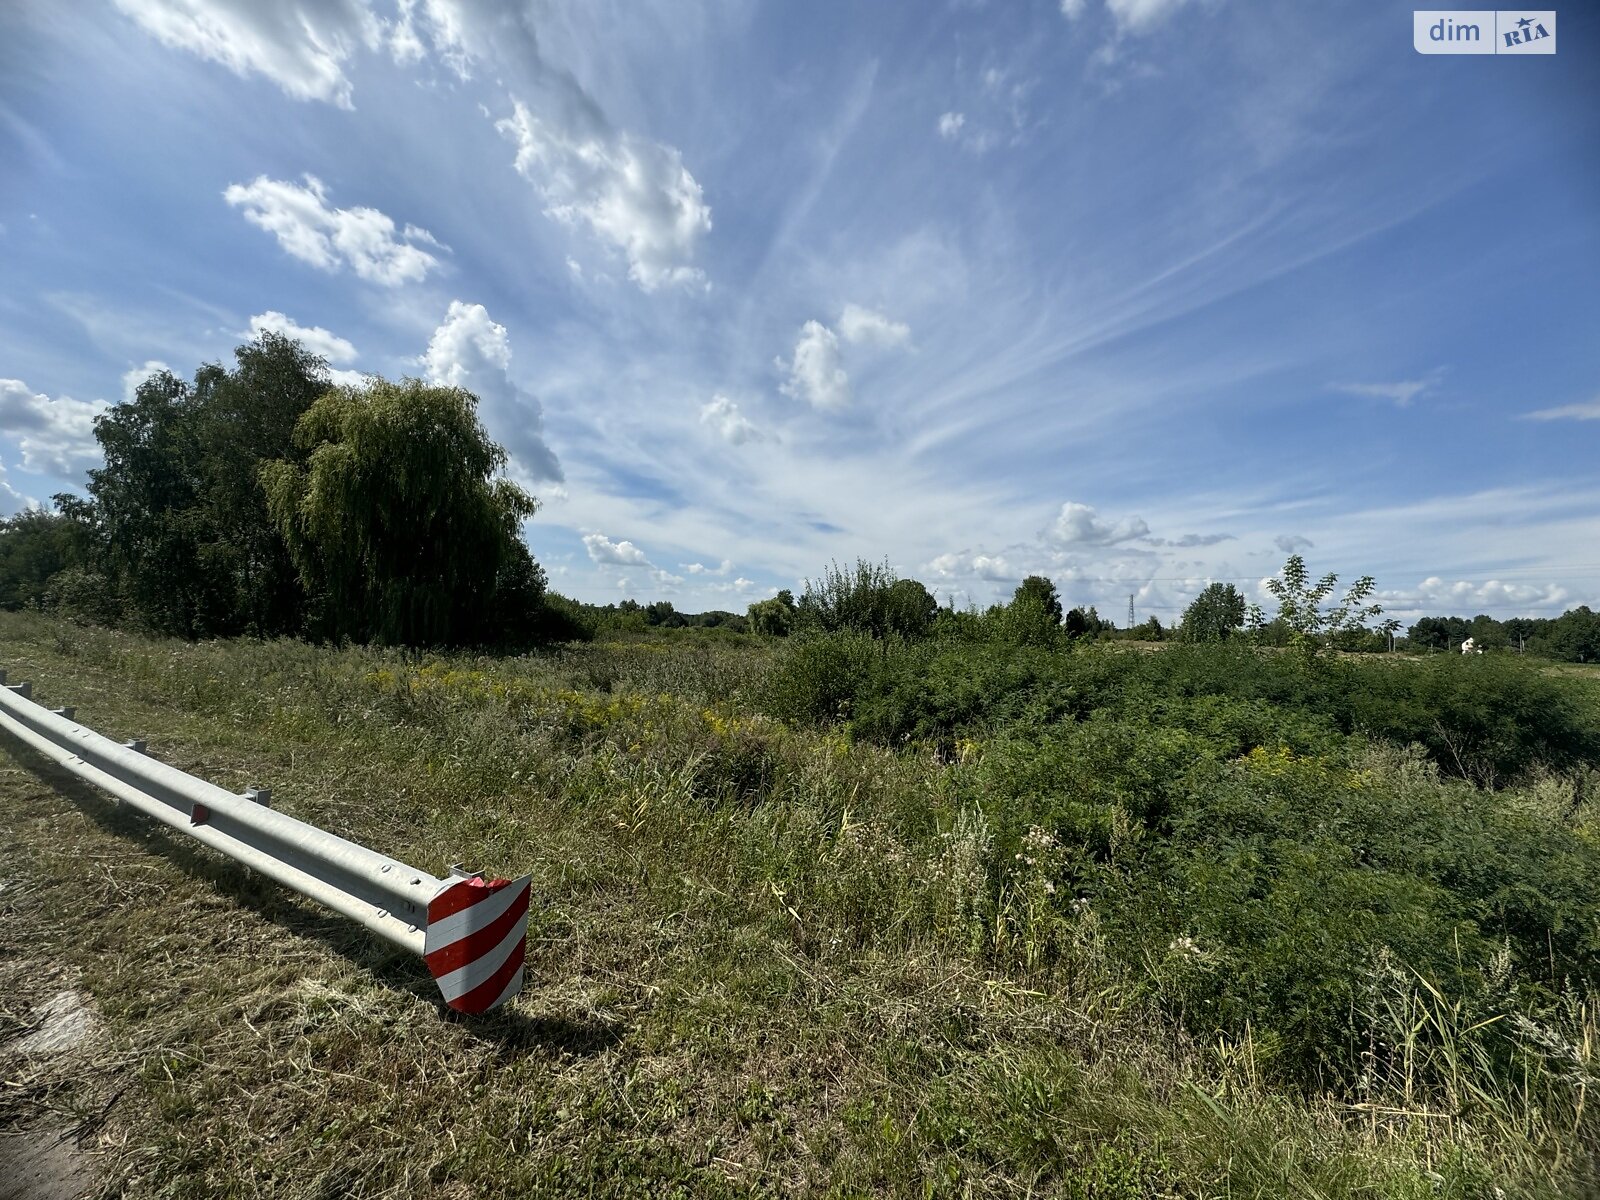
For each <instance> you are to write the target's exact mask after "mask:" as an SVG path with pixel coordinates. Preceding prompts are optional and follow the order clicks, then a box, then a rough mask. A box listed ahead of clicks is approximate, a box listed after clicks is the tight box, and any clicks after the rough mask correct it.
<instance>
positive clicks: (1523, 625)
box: [1504, 617, 1549, 651]
mask: <svg viewBox="0 0 1600 1200" xmlns="http://www.w3.org/2000/svg"><path fill="white" fill-rule="evenodd" d="M1548 623H1549V622H1547V621H1540V620H1534V619H1532V618H1529V617H1512V618H1511V619H1510V620H1508V621H1506V622H1505V623H1504V629H1505V634H1506V644H1507V645H1508V646H1510V647H1511V648H1512V649H1513V650H1517V651H1522V650H1525V649H1526V648H1527V645H1528V639H1529V638H1531V637H1533V636H1534V635H1535V634H1537V633H1538V632H1539V630H1540V628H1541V627H1542V626H1544V625H1547V624H1548Z"/></svg>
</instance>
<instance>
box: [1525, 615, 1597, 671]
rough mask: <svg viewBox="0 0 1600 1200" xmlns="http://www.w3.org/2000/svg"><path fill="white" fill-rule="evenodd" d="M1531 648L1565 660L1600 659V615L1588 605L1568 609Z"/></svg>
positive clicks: (1585, 660)
mask: <svg viewBox="0 0 1600 1200" xmlns="http://www.w3.org/2000/svg"><path fill="white" fill-rule="evenodd" d="M1529 648H1530V649H1532V650H1534V651H1535V652H1536V653H1538V654H1543V655H1545V656H1546V657H1549V658H1555V659H1560V660H1562V661H1564V662H1585V663H1587V662H1600V614H1596V613H1593V612H1591V611H1590V610H1589V606H1588V605H1587V604H1583V605H1579V606H1578V607H1577V608H1572V609H1568V610H1567V611H1566V612H1564V613H1562V614H1561V615H1560V616H1559V617H1557V618H1556V619H1555V620H1553V621H1551V622H1550V623H1549V624H1548V626H1547V627H1546V628H1545V629H1544V630H1542V631H1541V632H1540V634H1539V635H1538V636H1537V638H1535V639H1533V640H1532V641H1531V642H1530V646H1529Z"/></svg>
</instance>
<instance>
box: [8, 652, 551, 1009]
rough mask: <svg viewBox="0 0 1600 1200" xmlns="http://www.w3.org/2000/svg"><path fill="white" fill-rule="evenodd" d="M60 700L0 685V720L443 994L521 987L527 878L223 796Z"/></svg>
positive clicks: (454, 1004)
mask: <svg viewBox="0 0 1600 1200" xmlns="http://www.w3.org/2000/svg"><path fill="white" fill-rule="evenodd" d="M74 716H75V713H74V711H73V710H72V709H71V708H59V709H48V708H45V707H44V706H42V705H40V704H36V703H34V701H33V698H32V687H31V685H30V684H27V683H18V684H10V685H6V684H5V672H4V671H0V729H4V730H5V731H6V732H7V733H9V734H11V735H12V736H13V737H15V738H16V739H17V740H18V741H20V742H23V743H24V744H25V745H27V746H29V747H30V748H32V749H33V750H35V751H37V752H38V753H39V754H42V755H44V756H45V757H46V758H49V759H50V760H51V761H53V762H55V763H58V764H59V765H61V766H62V767H65V768H66V769H67V770H68V771H71V772H72V773H73V774H74V775H76V776H77V777H78V778H80V779H82V780H84V781H85V782H87V783H91V784H93V785H94V786H95V787H97V788H100V789H101V790H102V791H104V792H107V793H109V794H110V795H111V796H112V797H113V798H114V799H116V800H117V801H119V802H122V803H125V804H130V805H132V806H133V807H134V808H137V809H138V810H139V811H140V812H143V813H145V814H147V815H148V816H151V817H154V818H155V819H156V820H158V821H160V822H162V823H163V824H165V825H167V826H170V827H171V828H173V829H176V830H178V831H179V832H180V833H184V834H187V835H188V836H189V837H192V838H194V840H195V841H197V842H200V843H202V844H203V845H206V846H209V847H211V848H212V849H213V850H218V851H220V852H222V853H223V854H226V855H227V856H228V857H229V858H232V859H234V860H235V861H236V862H241V863H243V864H244V865H245V866H247V867H249V868H251V869H252V870H254V871H258V872H260V873H261V874H262V875H265V876H267V877H268V878H269V879H274V880H276V881H277V882H278V883H281V884H282V885H283V886H285V887H287V888H291V889H293V890H294V891H296V892H299V893H300V894H301V895H302V896H305V897H307V898H309V899H311V900H315V901H316V902H317V903H319V904H321V905H323V906H324V907H326V908H330V909H332V910H333V911H334V912H336V913H340V914H341V915H343V916H346V917H349V918H350V919H351V920H352V921H355V922H356V923H357V924H358V925H362V926H364V927H365V928H367V929H370V930H371V931H372V932H373V933H376V934H377V935H378V936H380V937H382V938H385V939H386V940H388V941H390V942H393V943H394V944H395V945H397V946H400V947H402V948H403V949H406V950H409V951H411V952H412V953H414V954H420V955H422V957H423V960H424V961H425V962H426V963H427V965H428V969H429V970H430V971H431V972H432V974H433V977H434V979H435V980H436V981H437V982H438V984H439V990H440V992H441V993H442V994H443V996H444V1000H445V1003H446V1004H448V1005H449V1006H450V1007H451V1008H454V1009H457V1010H459V1011H461V1012H467V1013H481V1012H487V1011H488V1010H489V1009H491V1008H494V1007H495V1006H496V1005H499V1004H502V1003H504V1002H505V1001H507V1000H509V999H511V997H513V996H515V995H516V994H517V993H518V992H520V991H521V990H522V977H523V963H524V958H525V956H526V951H527V928H528V893H529V887H530V883H531V879H530V877H528V876H523V877H522V878H521V879H516V880H506V879H495V880H485V879H483V878H482V877H481V876H479V875H477V874H475V873H469V872H465V871H461V870H460V869H459V868H452V870H451V874H450V875H449V876H448V877H446V878H444V879H438V878H435V877H434V876H432V875H430V874H428V873H427V872H426V871H422V870H419V869H418V868H416V867H411V866H407V865H406V864H405V863H403V862H400V861H398V860H397V859H393V858H389V857H387V856H386V855H382V854H379V853H377V852H376V851H374V850H369V849H367V848H366V847H365V846H362V845H359V844H357V843H355V842H351V841H347V840H345V839H344V838H342V837H337V836H335V835H334V834H331V833H327V832H325V831H323V830H321V829H318V828H317V827H316V826H314V825H308V824H306V822H304V821H298V820H296V819H295V818H293V817H291V816H288V815H287V814H285V813H280V812H276V811H274V810H273V809H272V808H271V798H272V797H271V793H270V791H268V790H267V789H265V788H252V789H250V790H249V791H247V792H245V793H244V795H242V796H240V795H235V794H234V793H233V792H230V791H228V790H226V789H225V788H221V787H218V786H217V785H216V784H213V783H207V782H206V781H205V780H203V779H196V778H195V777H194V776H193V775H189V774H186V773H185V772H183V771H180V770H178V769H177V768H176V767H170V766H168V765H167V764H165V763H163V762H160V761H158V760H157V759H154V758H152V757H150V756H149V755H148V754H147V753H145V746H144V743H143V742H139V741H133V742H128V743H125V744H124V743H118V742H115V741H113V740H112V739H110V738H108V737H105V736H103V735H102V734H99V733H96V732H95V731H94V730H92V729H88V728H86V727H85V726H83V725H80V724H78V723H77V721H75V720H74V719H73V718H74Z"/></svg>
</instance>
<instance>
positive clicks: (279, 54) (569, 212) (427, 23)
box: [116, 0, 711, 291]
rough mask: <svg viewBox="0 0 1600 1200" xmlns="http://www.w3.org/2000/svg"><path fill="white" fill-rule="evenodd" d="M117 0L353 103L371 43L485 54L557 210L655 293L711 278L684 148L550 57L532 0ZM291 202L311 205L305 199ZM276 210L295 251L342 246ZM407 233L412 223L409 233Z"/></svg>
mask: <svg viewBox="0 0 1600 1200" xmlns="http://www.w3.org/2000/svg"><path fill="white" fill-rule="evenodd" d="M116 3H117V4H118V6H119V7H120V8H121V9H122V10H123V11H124V12H125V13H127V14H128V15H129V16H131V17H132V18H133V19H134V20H135V21H137V22H138V23H139V24H140V25H141V26H143V27H144V28H145V29H147V30H148V31H149V32H151V33H152V34H154V35H155V36H156V37H158V38H159V39H161V40H162V41H163V42H165V43H166V44H168V45H170V46H175V47H179V48H182V49H185V50H188V51H190V52H192V53H194V54H198V55H200V56H201V57H204V58H208V59H212V60H214V61H216V62H220V63H223V64H225V65H226V66H228V67H229V68H230V69H232V70H233V71H235V72H237V73H238V74H240V75H249V74H253V73H254V74H260V75H263V76H265V77H266V78H268V79H270V80H272V81H273V82H274V83H276V84H277V85H278V86H279V87H280V88H282V89H283V90H284V91H285V92H287V93H288V94H289V95H291V96H295V97H298V98H300V99H305V100H322V101H326V102H328V103H331V104H336V105H339V106H341V107H344V108H349V107H352V98H351V97H352V93H353V88H352V86H351V82H350V79H349V77H348V76H347V75H346V74H345V64H346V62H347V61H348V60H349V59H350V58H351V56H352V55H353V54H354V53H355V52H356V51H357V50H359V49H361V48H363V47H364V48H365V49H367V50H369V51H382V50H387V52H388V53H389V55H390V56H391V57H392V58H393V59H394V60H395V61H396V62H397V63H401V64H412V63H419V62H422V61H423V60H425V59H426V58H428V57H429V54H430V51H431V53H432V55H433V56H434V57H435V58H436V59H437V60H438V61H440V62H442V63H443V64H444V65H445V66H446V67H447V68H449V69H450V70H452V71H454V72H455V73H456V74H457V75H458V76H459V77H460V78H462V79H463V80H466V79H471V78H472V77H473V75H474V73H475V72H477V70H478V69H479V67H480V65H484V64H487V65H488V66H489V68H490V70H489V71H487V72H485V75H486V76H488V77H492V78H494V79H495V83H496V85H497V86H499V87H502V88H504V89H505V90H506V91H508V92H510V93H511V97H512V115H511V116H510V117H507V118H505V119H503V120H500V121H498V122H497V123H496V127H497V128H498V129H499V130H500V132H501V133H503V134H504V135H505V136H506V137H508V138H510V139H511V140H512V141H513V142H515V143H516V146H517V152H516V168H517V170H518V171H520V172H521V173H522V174H523V175H525V176H526V177H527V178H528V179H529V180H530V181H532V182H533V184H534V185H535V186H536V187H537V188H538V189H539V191H540V193H541V194H542V195H543V197H544V199H545V202H546V204H547V205H548V208H547V211H548V212H549V213H550V214H551V215H553V216H555V217H558V218H561V219H563V220H567V221H570V222H572V223H574V224H579V225H583V226H585V227H587V228H588V229H589V230H590V231H591V232H592V233H593V234H594V235H595V236H596V237H598V238H599V239H600V240H602V241H603V242H606V243H607V244H609V245H611V246H613V247H614V248H616V249H618V250H620V251H621V252H622V253H623V254H624V255H625V256H626V257H627V260H628V269H629V275H630V276H631V277H632V278H633V279H634V280H635V281H636V282H637V283H638V284H639V286H640V287H641V288H643V289H644V290H646V291H653V290H654V289H656V288H658V287H662V286H664V285H669V284H681V283H691V282H699V281H700V280H702V278H703V276H702V274H701V272H700V271H699V269H698V268H696V267H695V266H694V265H693V258H694V255H695V251H696V248H697V246H698V243H699V240H700V239H701V238H702V237H703V236H704V235H705V234H706V233H707V232H709V230H710V229H711V209H710V207H709V205H707V204H706V202H705V198H704V195H703V194H702V192H701V189H700V185H699V183H698V182H696V180H695V178H694V176H693V175H691V174H690V173H689V170H688V168H687V167H685V166H684V164H683V160H682V156H681V154H680V153H679V152H678V151H677V150H676V149H674V148H673V147H671V146H666V145H662V144H660V143H657V142H654V141H651V140H649V139H648V138H643V137H639V136H636V135H634V134H631V133H629V132H627V131H622V130H617V129H615V128H613V127H612V126H611V124H610V123H609V122H608V121H607V119H606V117H605V114H604V112H603V111H602V110H601V107H600V105H599V104H597V103H596V102H595V100H594V98H593V97H592V96H590V95H589V93H588V92H586V91H585V90H584V89H583V88H582V87H581V86H580V85H579V84H578V82H577V81H576V79H575V78H574V77H573V76H572V74H571V73H570V72H568V71H565V70H561V69H559V68H556V67H552V66H551V65H549V64H547V63H546V62H545V60H544V57H543V54H542V51H541V48H540V45H539V39H538V37H537V35H536V33H535V30H534V14H533V11H532V6H523V5H508V4H506V3H504V2H503V0H397V12H396V15H395V17H394V18H393V19H392V20H386V19H384V18H382V17H379V16H378V15H377V14H376V13H374V12H373V11H372V8H371V7H370V4H369V2H368V0H292V2H290V0H283V2H273V3H266V2H263V0H116ZM485 111H486V113H487V110H485ZM259 182H260V181H258V183H259ZM289 199H290V200H291V201H294V202H295V203H297V204H298V205H299V206H300V207H302V208H303V207H304V206H305V202H304V198H299V199H298V200H296V199H295V198H293V197H291V198H289ZM275 200H276V201H277V203H278V205H279V206H280V207H281V206H282V204H283V203H284V198H283V197H276V198H275ZM352 211H354V212H357V213H370V212H371V211H372V210H352ZM376 215H377V216H379V217H381V216H382V214H376ZM385 219H386V218H385ZM278 221H279V224H281V225H289V226H291V228H293V230H294V232H293V234H292V236H293V238H294V240H295V243H296V248H291V247H289V246H288V245H287V244H286V248H288V249H290V252H291V253H295V254H297V255H298V256H300V257H304V258H307V260H308V261H312V262H315V263H317V265H319V266H322V267H323V268H324V269H328V270H331V269H332V263H333V262H334V261H337V256H333V255H331V254H330V252H329V250H328V248H327V246H326V245H325V244H323V242H319V240H318V238H317V237H316V236H315V235H314V233H313V234H307V233H306V232H304V231H303V230H302V229H301V228H300V226H301V225H303V224H304V221H303V220H290V219H285V218H278ZM320 228H321V226H315V225H314V226H313V229H314V230H316V229H320ZM417 232H418V233H419V234H420V232H421V231H417ZM410 235H411V231H410V230H409V229H408V230H407V240H408V241H409V240H412V239H411V236H410ZM326 236H327V234H326V232H325V231H324V234H323V237H324V239H326ZM283 237H284V234H281V233H280V238H283ZM417 240H426V239H425V238H423V239H417ZM425 254H426V252H425V251H420V250H418V249H417V248H416V247H415V246H412V247H410V248H409V251H408V252H399V253H391V254H389V255H388V256H387V258H386V261H387V262H388V263H389V265H388V266H387V267H386V268H383V274H384V275H385V276H389V275H393V274H394V273H395V272H396V271H402V272H410V273H411V274H405V275H402V276H401V278H402V279H404V278H412V277H415V278H421V277H422V276H423V275H424V274H426V271H427V268H428V267H429V266H430V265H432V264H431V263H430V262H426V261H423V259H422V258H419V257H418V255H425ZM381 281H382V282H391V280H390V279H388V278H385V279H383V280H381ZM395 281H399V280H395Z"/></svg>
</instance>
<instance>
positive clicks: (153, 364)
mask: <svg viewBox="0 0 1600 1200" xmlns="http://www.w3.org/2000/svg"><path fill="white" fill-rule="evenodd" d="M171 369H172V368H171V367H169V366H167V364H166V363H164V362H162V361H161V360H160V359H157V358H152V359H148V360H146V362H145V363H144V365H143V366H138V367H129V368H128V369H127V370H126V371H124V372H123V373H122V399H123V400H124V401H128V402H131V401H132V400H133V396H134V393H135V392H137V391H138V390H139V385H140V384H141V383H143V382H144V381H145V380H146V379H149V378H150V376H152V375H159V374H161V372H163V371H170V370H171Z"/></svg>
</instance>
